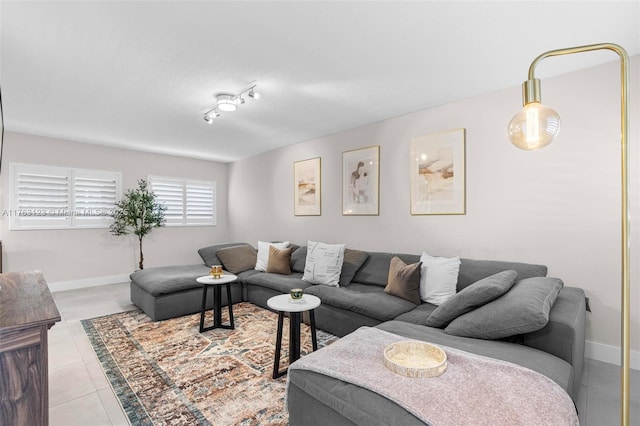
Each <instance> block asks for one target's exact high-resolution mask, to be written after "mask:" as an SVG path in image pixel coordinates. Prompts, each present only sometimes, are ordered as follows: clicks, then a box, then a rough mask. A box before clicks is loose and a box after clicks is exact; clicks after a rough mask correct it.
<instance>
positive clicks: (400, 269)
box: [384, 256, 422, 305]
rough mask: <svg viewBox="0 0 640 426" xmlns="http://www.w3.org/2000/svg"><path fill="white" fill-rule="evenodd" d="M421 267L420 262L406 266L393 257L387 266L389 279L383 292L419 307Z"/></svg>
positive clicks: (400, 260)
mask: <svg viewBox="0 0 640 426" xmlns="http://www.w3.org/2000/svg"><path fill="white" fill-rule="evenodd" d="M421 266H422V263H421V262H418V263H412V264H411V265H407V264H406V263H404V262H403V261H402V259H400V258H399V257H397V256H393V257H392V258H391V263H390V264H389V278H388V280H387V286H386V287H385V288H384V292H385V293H387V294H391V295H393V296H397V297H401V298H403V299H405V300H408V301H409V302H412V303H415V304H416V305H419V304H420V267H421Z"/></svg>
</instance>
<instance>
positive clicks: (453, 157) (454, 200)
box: [409, 129, 466, 215]
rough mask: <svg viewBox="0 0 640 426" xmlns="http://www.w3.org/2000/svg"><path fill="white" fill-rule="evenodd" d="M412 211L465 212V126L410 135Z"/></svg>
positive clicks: (429, 212)
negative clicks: (432, 132)
mask: <svg viewBox="0 0 640 426" xmlns="http://www.w3.org/2000/svg"><path fill="white" fill-rule="evenodd" d="M409 171H410V176H411V214H412V215H430V214H466V188H465V186H466V178H465V129H457V130H451V131H447V132H442V133H434V134H430V135H426V136H420V137H417V138H413V139H411V146H410V157H409Z"/></svg>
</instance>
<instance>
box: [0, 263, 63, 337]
mask: <svg viewBox="0 0 640 426" xmlns="http://www.w3.org/2000/svg"><path fill="white" fill-rule="evenodd" d="M60 319H61V318H60V312H58V308H57V306H56V304H55V302H54V301H53V297H52V296H51V292H50V291H49V287H48V286H47V282H46V281H45V280H44V277H43V276H42V273H41V272H40V271H28V272H9V273H6V274H0V332H8V331H13V330H19V329H21V328H26V327H33V326H35V325H39V324H53V323H55V322H58V321H60Z"/></svg>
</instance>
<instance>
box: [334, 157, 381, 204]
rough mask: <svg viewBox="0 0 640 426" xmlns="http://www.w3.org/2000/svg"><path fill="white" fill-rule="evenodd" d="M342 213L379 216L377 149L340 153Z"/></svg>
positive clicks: (378, 163)
mask: <svg viewBox="0 0 640 426" xmlns="http://www.w3.org/2000/svg"><path fill="white" fill-rule="evenodd" d="M342 214H343V215H344V216H368V215H370V216H377V215H379V214H380V146H379V145H375V146H370V147H367V148H360V149H355V150H352V151H345V152H343V153H342Z"/></svg>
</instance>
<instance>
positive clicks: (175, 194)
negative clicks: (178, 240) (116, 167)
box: [147, 176, 216, 225]
mask: <svg viewBox="0 0 640 426" xmlns="http://www.w3.org/2000/svg"><path fill="white" fill-rule="evenodd" d="M147 179H148V181H149V183H150V184H151V190H152V191H153V193H154V194H155V195H156V201H158V202H159V203H161V204H164V205H165V206H166V207H167V210H166V211H165V218H166V220H167V225H215V224H216V183H215V182H212V181H199V180H188V179H177V178H168V177H161V176H148V177H147Z"/></svg>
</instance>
